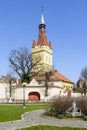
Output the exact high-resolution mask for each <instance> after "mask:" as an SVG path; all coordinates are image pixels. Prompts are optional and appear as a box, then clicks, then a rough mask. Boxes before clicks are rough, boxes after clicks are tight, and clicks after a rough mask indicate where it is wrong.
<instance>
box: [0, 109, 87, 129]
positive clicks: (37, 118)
mask: <svg viewBox="0 0 87 130" xmlns="http://www.w3.org/2000/svg"><path fill="white" fill-rule="evenodd" d="M43 112H44V110H36V111H32V112H27V113H25V114H23V115H22V120H18V121H12V122H11V121H10V122H5V123H0V130H16V129H18V128H19V129H20V128H24V127H28V126H33V125H39V124H41V125H45V124H46V125H54V126H68V127H81V128H87V122H86V121H83V120H80V119H79V120H76V119H75V120H74V119H71V120H70V119H54V118H51V117H50V118H48V117H43V116H42V114H43Z"/></svg>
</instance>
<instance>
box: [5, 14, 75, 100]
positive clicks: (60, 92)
mask: <svg viewBox="0 0 87 130" xmlns="http://www.w3.org/2000/svg"><path fill="white" fill-rule="evenodd" d="M52 54H53V49H52V43H51V42H49V41H48V39H47V36H46V24H45V22H44V15H43V13H42V16H41V23H40V24H39V34H38V40H37V41H36V40H34V41H33V43H32V61H33V62H35V61H36V60H37V59H38V60H40V62H38V64H37V65H36V66H35V68H33V71H35V72H37V71H40V74H37V75H36V76H34V77H33V78H32V80H31V82H30V83H29V84H26V87H25V99H26V101H27V102H28V101H46V100H49V99H50V98H51V97H53V96H72V91H73V82H72V81H71V80H69V79H68V78H67V77H65V76H64V75H62V74H61V73H59V72H57V71H55V70H52V66H53V63H52V58H53V56H52ZM11 96H12V97H11V98H12V99H14V101H15V102H16V101H22V100H23V87H22V86H21V85H19V84H18V83H17V84H16V86H15V88H14V90H13V92H12V95H11ZM6 98H7V97H6Z"/></svg>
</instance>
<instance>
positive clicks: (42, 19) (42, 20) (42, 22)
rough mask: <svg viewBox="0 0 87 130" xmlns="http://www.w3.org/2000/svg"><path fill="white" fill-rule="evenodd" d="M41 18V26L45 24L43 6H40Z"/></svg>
mask: <svg viewBox="0 0 87 130" xmlns="http://www.w3.org/2000/svg"><path fill="white" fill-rule="evenodd" d="M41 11H42V16H41V24H44V23H45V22H44V15H43V14H44V9H43V6H42V10H41Z"/></svg>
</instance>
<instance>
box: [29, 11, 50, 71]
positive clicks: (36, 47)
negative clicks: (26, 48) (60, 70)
mask: <svg viewBox="0 0 87 130" xmlns="http://www.w3.org/2000/svg"><path fill="white" fill-rule="evenodd" d="M32 60H33V62H34V61H36V60H39V62H38V63H37V65H36V66H35V68H33V71H35V72H37V71H41V72H48V71H50V70H52V44H51V42H48V40H47V36H46V25H45V22H44V15H43V13H42V16H41V23H40V24H39V35H38V40H37V41H35V40H34V41H33V43H32Z"/></svg>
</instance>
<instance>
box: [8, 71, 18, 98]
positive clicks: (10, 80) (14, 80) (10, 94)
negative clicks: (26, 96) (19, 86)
mask: <svg viewBox="0 0 87 130" xmlns="http://www.w3.org/2000/svg"><path fill="white" fill-rule="evenodd" d="M6 77H7V80H8V83H9V98H12V87H13V86H12V83H14V82H15V83H16V78H15V77H13V76H12V75H11V74H10V73H9V74H7V76H6Z"/></svg>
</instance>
